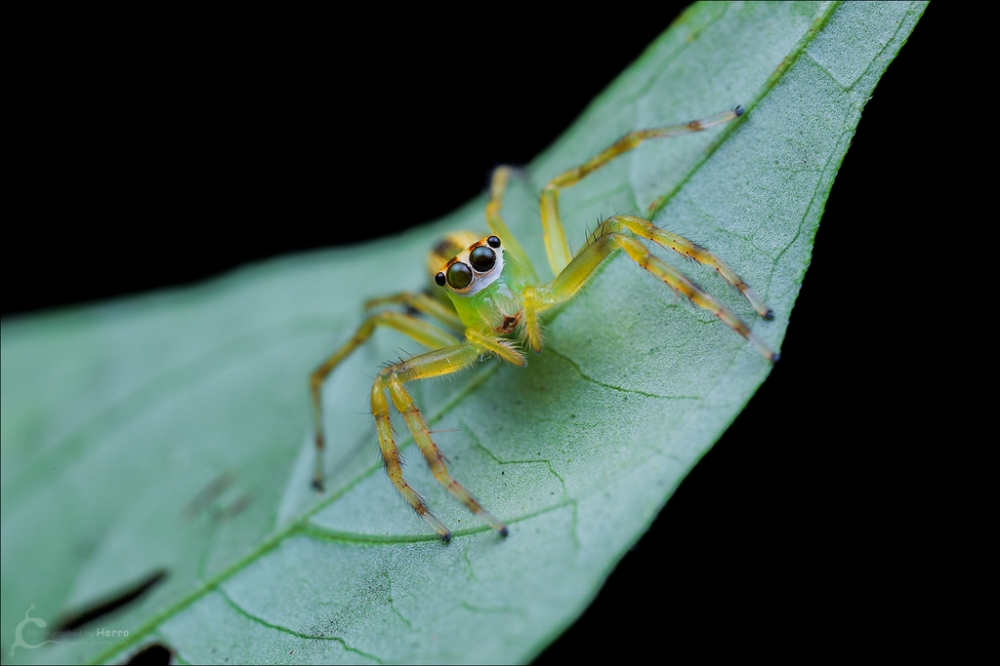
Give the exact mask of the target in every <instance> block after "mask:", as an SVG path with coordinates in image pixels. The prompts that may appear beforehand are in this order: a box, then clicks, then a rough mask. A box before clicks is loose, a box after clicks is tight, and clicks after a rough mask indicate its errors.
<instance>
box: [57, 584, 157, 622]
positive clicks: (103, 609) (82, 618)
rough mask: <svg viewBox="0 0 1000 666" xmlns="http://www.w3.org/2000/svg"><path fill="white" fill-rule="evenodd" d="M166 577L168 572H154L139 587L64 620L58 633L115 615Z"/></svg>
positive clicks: (96, 603) (134, 587) (95, 604)
mask: <svg viewBox="0 0 1000 666" xmlns="http://www.w3.org/2000/svg"><path fill="white" fill-rule="evenodd" d="M166 577H167V572H166V571H165V570H163V569H160V570H159V571H154V572H153V573H152V574H150V575H149V576H148V577H146V578H145V579H144V580H142V581H140V582H139V583H138V584H137V585H134V586H133V587H131V588H130V589H127V590H125V591H123V592H122V593H121V594H119V595H118V596H116V597H113V598H111V599H106V600H103V601H97V602H95V603H94V604H93V605H91V606H90V607H89V608H84V609H83V610H80V611H78V612H76V613H73V614H71V615H69V616H68V617H66V618H64V619H63V620H62V622H60V623H59V625H58V627H57V628H56V631H72V630H74V629H79V628H80V627H82V626H83V625H85V624H90V623H91V622H93V621H94V620H97V619H98V618H102V617H104V616H105V615H108V614H109V613H113V612H114V611H116V610H118V609H119V608H122V607H124V606H127V605H128V604H130V603H132V602H133V601H135V600H136V599H138V598H139V597H141V596H142V595H143V594H145V593H146V592H147V591H149V589H150V588H152V587H155V586H156V585H157V584H158V583H160V582H162V581H163V579H164V578H166Z"/></svg>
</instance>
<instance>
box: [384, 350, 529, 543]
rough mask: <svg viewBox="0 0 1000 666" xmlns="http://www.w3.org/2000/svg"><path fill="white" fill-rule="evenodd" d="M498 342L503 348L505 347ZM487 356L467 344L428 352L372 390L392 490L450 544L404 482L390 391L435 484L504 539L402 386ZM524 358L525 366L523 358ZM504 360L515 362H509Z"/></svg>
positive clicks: (391, 371)
mask: <svg viewBox="0 0 1000 666" xmlns="http://www.w3.org/2000/svg"><path fill="white" fill-rule="evenodd" d="M496 342H498V344H504V343H503V342H501V341H496ZM487 351H488V350H487V349H485V348H483V347H482V346H480V345H476V344H473V343H471V342H466V343H464V344H459V345H453V346H451V347H445V348H444V349H438V350H435V351H431V352H427V353H426V354H421V355H419V356H415V357H413V358H411V359H408V360H406V361H402V362H400V363H397V364H395V365H392V366H389V367H388V368H385V369H383V370H382V371H381V372H379V374H378V377H377V378H376V379H375V383H374V384H373V385H372V398H371V399H372V415H373V416H374V417H375V427H376V430H377V431H378V441H379V446H380V448H381V451H382V458H383V459H384V460H385V471H386V473H387V474H388V475H389V479H390V480H391V481H392V483H393V485H395V486H396V489H397V490H399V492H400V494H401V495H402V496H403V497H404V498H406V501H407V502H409V503H410V506H412V507H413V509H414V511H416V512H417V514H418V515H419V516H420V517H421V518H423V519H424V520H425V521H427V524H428V525H430V526H431V529H433V530H434V531H435V532H437V534H438V536H440V537H441V539H442V540H443V541H449V540H451V531H450V530H449V529H448V528H447V527H445V525H444V523H442V522H441V521H440V520H438V519H437V518H436V517H435V516H434V514H432V513H431V511H430V509H428V507H427V504H426V503H425V502H424V500H423V498H421V497H420V495H418V494H417V493H416V491H414V490H413V488H411V487H410V485H409V484H408V483H407V482H406V480H405V479H404V478H403V466H402V461H401V459H400V455H399V447H398V446H396V442H395V440H394V439H393V436H392V424H391V423H390V421H389V402H388V401H387V400H386V391H387V390H388V392H389V396H390V397H391V399H392V404H393V405H394V406H395V408H396V410H397V411H399V413H400V414H402V416H403V419H404V420H405V421H406V426H407V428H409V430H410V433H411V434H412V435H413V441H415V442H416V443H417V447H419V449H420V453H421V454H423V456H424V459H425V460H426V461H427V465H428V466H429V467H430V469H431V472H432V473H433V474H434V478H435V479H437V480H438V482H439V483H440V484H441V485H442V486H444V487H445V488H446V489H447V490H448V492H449V493H451V494H452V495H453V496H454V497H455V498H456V499H457V500H458V501H460V502H461V503H462V504H464V505H465V506H466V507H467V508H468V509H469V511H471V512H472V513H474V514H476V515H477V516H479V518H481V519H482V520H483V521H484V522H485V523H487V524H488V525H489V526H490V527H492V528H493V529H495V530H497V531H498V532H500V534H502V535H504V536H506V535H507V526H506V525H504V524H503V523H502V522H501V521H500V520H499V519H497V518H496V516H494V515H493V514H492V513H490V512H489V511H487V510H486V509H484V508H483V505H482V504H480V503H479V501H478V500H477V499H476V498H475V497H473V496H472V493H470V492H469V491H468V490H467V489H466V488H465V486H463V485H462V484H460V483H459V482H458V481H456V480H455V478H454V477H453V476H452V475H451V474H450V473H449V472H448V468H447V466H446V465H445V459H444V456H443V455H442V454H441V450H440V449H438V447H437V445H436V444H435V443H434V441H433V440H432V439H431V435H430V429H429V428H428V427H427V422H426V421H425V420H424V417H423V416H422V415H421V414H420V410H419V409H417V405H416V404H415V403H414V402H413V398H411V397H410V394H409V393H408V392H407V391H406V389H405V388H404V387H403V384H405V383H406V382H409V381H413V380H415V379H426V378H428V377H439V376H441V375H447V374H451V373H453V372H458V371H459V370H462V369H463V368H466V367H468V366H470V365H472V364H473V363H475V362H476V360H478V359H479V357H480V356H482V355H483V354H484V353H486V352H487ZM508 351H509V353H512V354H515V355H517V356H520V354H519V353H518V352H517V351H516V350H514V349H509V350H508ZM520 358H521V360H522V364H523V357H520ZM505 360H511V359H507V358H505Z"/></svg>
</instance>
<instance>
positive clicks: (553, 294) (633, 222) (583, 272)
mask: <svg viewBox="0 0 1000 666" xmlns="http://www.w3.org/2000/svg"><path fill="white" fill-rule="evenodd" d="M640 222H641V223H644V224H639V223H640ZM647 225H648V226H647ZM622 227H624V228H625V229H627V230H628V231H632V233H637V232H635V231H633V228H640V229H642V230H643V231H644V232H646V233H649V234H650V235H652V236H657V235H658V232H662V229H659V228H657V227H654V226H653V225H651V224H649V223H648V222H646V221H645V220H642V219H641V218H637V217H631V216H624V215H621V216H614V217H611V218H608V219H607V220H605V221H604V222H602V223H601V224H600V226H599V227H598V228H597V230H596V231H595V232H594V233H593V234H591V238H590V242H589V243H588V244H587V245H586V246H585V247H584V248H583V249H581V250H580V251H579V252H578V253H577V255H576V257H574V258H573V260H572V261H571V262H570V263H569V265H568V266H567V267H566V268H565V269H564V270H563V271H562V272H561V273H559V275H558V276H556V279H555V280H553V281H552V282H551V283H549V284H548V285H543V286H541V287H534V288H531V287H529V288H528V289H526V290H525V294H524V301H525V309H526V310H527V309H528V308H529V307H530V308H531V309H532V310H533V311H534V313H535V314H534V319H535V320H537V315H538V314H539V313H542V312H544V311H545V310H548V309H550V308H553V307H555V306H557V305H560V304H562V303H565V302H566V301H568V300H570V299H572V298H573V297H574V296H576V295H577V294H579V292H580V290H581V289H582V288H583V286H584V285H585V284H586V283H587V281H588V280H590V278H591V277H593V275H594V273H595V272H596V271H597V269H598V267H599V266H600V265H601V264H603V263H604V262H605V261H607V260H608V259H609V258H610V257H612V256H614V255H615V254H616V253H617V252H618V251H619V250H625V253H626V254H628V256H629V257H631V258H632V260H633V261H635V262H636V263H637V264H639V266H641V267H642V268H644V269H645V270H647V271H648V272H650V273H652V274H653V275H655V276H656V277H657V278H659V279H661V280H663V281H664V282H666V283H667V285H668V286H669V287H670V288H671V289H673V290H674V291H675V292H677V293H679V294H682V295H684V296H685V297H686V298H687V299H688V300H690V301H691V302H692V303H694V304H695V305H697V306H698V307H700V308H704V309H705V310H708V311H709V312H711V313H712V314H713V315H715V316H716V317H718V318H719V319H721V320H722V322H723V323H725V324H726V325H727V326H728V327H729V328H731V329H733V330H734V331H736V332H737V333H739V334H740V335H741V336H743V337H744V338H745V339H746V340H747V341H748V342H749V343H750V344H751V345H753V347H754V348H755V349H756V350H757V351H758V352H760V354H761V355H762V356H763V357H764V358H766V359H768V360H769V361H776V360H778V355H777V354H776V353H775V352H774V351H772V350H771V348H770V347H768V346H767V344H766V343H765V342H764V341H763V340H761V339H760V338H759V337H757V336H756V335H754V333H753V331H751V330H750V328H749V327H748V326H747V325H746V324H744V323H743V321H742V320H741V319H740V318H739V317H737V316H736V315H735V314H733V312H732V311H731V310H730V309H729V308H727V307H726V306H725V305H723V304H722V303H720V302H719V301H718V300H717V299H716V298H715V297H714V296H712V295H711V294H709V293H708V292H706V291H704V290H703V289H702V288H701V287H699V286H698V285H696V284H695V283H694V282H692V281H691V280H689V279H688V278H687V277H685V276H684V275H683V274H682V273H681V272H679V271H678V270H677V269H675V268H673V267H672V266H670V265H669V264H667V263H666V262H664V261H663V260H662V259H660V258H658V257H656V256H654V255H652V254H650V252H649V249H648V248H646V246H645V245H643V244H642V243H640V242H639V241H638V240H636V239H635V238H633V237H632V236H631V235H629V234H628V233H625V232H623V231H621V229H622ZM664 233H666V232H664ZM670 235H671V236H673V234H670ZM643 237H645V235H643ZM677 238H680V237H677ZM681 240H682V241H684V243H686V244H688V245H691V246H694V244H693V243H691V242H690V241H688V240H687V239H683V238H681ZM695 247H696V246H695ZM704 252H705V253H707V254H709V255H710V253H708V252H707V250H704ZM713 259H714V257H713ZM715 261H716V262H718V260H715ZM706 263H709V265H713V264H712V263H710V262H707V261H706ZM718 263H719V264H721V265H722V266H725V264H722V263H721V262H718ZM725 268H726V269H728V268H729V267H728V266H725ZM717 270H718V269H717ZM729 271H730V272H732V271H731V269H729ZM720 273H722V271H721V270H720ZM732 275H733V276H735V280H736V281H737V284H745V283H744V282H743V281H742V280H741V279H740V278H739V276H738V275H736V274H735V273H732ZM724 277H725V276H724ZM747 289H749V287H747ZM741 293H744V295H746V294H745V292H743V291H742V290H741ZM754 296H756V294H754ZM748 300H749V297H748ZM751 302H752V301H751ZM761 306H762V309H763V310H764V311H765V312H768V310H767V308H766V307H763V303H761ZM526 318H527V314H526ZM526 325H527V326H529V328H528V331H527V334H528V340H529V343H531V344H533V342H532V336H533V335H537V333H533V332H532V330H531V328H530V327H531V326H532V325H533V324H532V323H531V322H529V323H528V324H526Z"/></svg>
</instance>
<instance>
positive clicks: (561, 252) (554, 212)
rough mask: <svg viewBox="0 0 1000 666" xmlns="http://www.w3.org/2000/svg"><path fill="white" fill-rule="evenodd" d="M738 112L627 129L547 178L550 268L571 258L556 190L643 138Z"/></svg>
mask: <svg viewBox="0 0 1000 666" xmlns="http://www.w3.org/2000/svg"><path fill="white" fill-rule="evenodd" d="M741 115H743V107H741V106H738V107H736V108H735V109H733V110H732V111H723V112H722V113H717V114H715V115H714V116H711V117H709V118H704V119H702V120H692V121H690V122H687V123H683V124H680V125H670V126H668V127H658V128H653V129H646V130H636V131H633V132H629V133H628V134H626V135H625V136H623V137H622V138H621V139H619V140H618V141H616V142H615V143H613V144H612V145H611V146H609V147H608V148H606V149H604V150H603V151H602V152H601V153H599V154H597V155H596V156H594V157H592V158H591V159H590V160H588V161H586V162H584V163H583V164H581V165H580V166H577V167H573V168H572V169H569V170H568V171H564V172H563V173H561V174H559V175H558V176H556V177H555V178H553V179H552V180H550V181H549V182H548V184H547V185H546V186H545V188H544V189H543V190H542V200H541V215H542V230H543V232H544V235H545V253H546V255H547V256H548V258H549V265H550V266H551V267H552V272H553V273H555V274H556V275H559V273H560V272H561V271H562V270H563V269H564V268H565V267H566V266H567V265H569V263H570V261H571V260H572V254H571V253H570V251H569V243H567V242H566V233H565V232H564V231H563V226H562V222H561V221H560V219H559V191H560V190H561V189H563V188H567V187H572V186H573V185H576V184H577V183H579V182H580V181H581V180H582V179H583V178H585V177H586V176H587V175H589V174H591V173H593V172H594V171H597V170H598V169H600V168H601V167H603V166H604V165H605V164H607V163H608V162H610V161H611V160H613V159H615V158H616V157H618V156H619V155H621V154H623V153H627V152H628V151H630V150H632V149H633V148H635V147H637V146H638V145H639V144H640V143H642V142H643V141H645V140H646V139H657V138H664V137H670V136H677V135H678V134H686V133H688V132H700V131H701V130H704V129H708V128H709V127H714V126H715V125H721V124H722V123H727V122H729V121H731V120H735V119H736V118H738V117H739V116H741Z"/></svg>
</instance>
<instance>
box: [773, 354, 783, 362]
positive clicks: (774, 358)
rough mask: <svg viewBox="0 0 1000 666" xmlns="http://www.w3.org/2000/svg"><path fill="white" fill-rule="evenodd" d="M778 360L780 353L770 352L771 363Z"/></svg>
mask: <svg viewBox="0 0 1000 666" xmlns="http://www.w3.org/2000/svg"><path fill="white" fill-rule="evenodd" d="M780 360H781V354H779V353H778V352H774V353H773V354H771V363H777V362H778V361H780Z"/></svg>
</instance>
